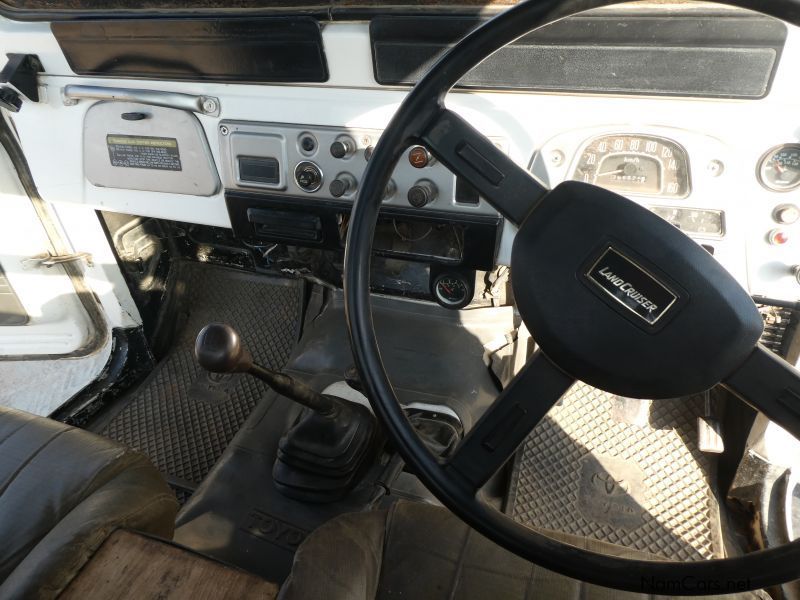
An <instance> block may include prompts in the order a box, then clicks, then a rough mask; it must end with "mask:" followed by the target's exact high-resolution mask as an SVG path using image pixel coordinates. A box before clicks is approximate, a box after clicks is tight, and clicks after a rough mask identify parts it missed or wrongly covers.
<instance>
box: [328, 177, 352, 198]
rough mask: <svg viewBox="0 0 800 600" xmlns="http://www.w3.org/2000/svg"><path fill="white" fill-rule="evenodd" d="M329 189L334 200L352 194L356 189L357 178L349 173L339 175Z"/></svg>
mask: <svg viewBox="0 0 800 600" xmlns="http://www.w3.org/2000/svg"><path fill="white" fill-rule="evenodd" d="M328 189H329V191H330V193H331V196H333V197H334V198H341V197H342V196H345V195H347V194H352V193H353V192H354V191H355V189H356V178H355V177H353V176H352V175H350V174H349V173H339V174H338V175H337V176H336V179H334V180H333V181H331V185H330V186H329V188H328Z"/></svg>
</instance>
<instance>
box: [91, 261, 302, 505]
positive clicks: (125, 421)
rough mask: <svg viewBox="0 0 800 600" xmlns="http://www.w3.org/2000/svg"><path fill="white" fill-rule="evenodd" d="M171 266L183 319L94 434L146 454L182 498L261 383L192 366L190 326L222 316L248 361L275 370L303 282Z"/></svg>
mask: <svg viewBox="0 0 800 600" xmlns="http://www.w3.org/2000/svg"><path fill="white" fill-rule="evenodd" d="M178 268H179V272H178V273H179V274H178V280H177V282H176V285H178V286H185V288H184V289H183V290H182V292H181V293H180V297H181V301H180V305H179V311H180V312H181V313H184V314H183V317H184V318H185V325H184V326H183V327H182V330H181V331H180V332H178V333H177V335H176V339H175V343H174V344H173V346H172V348H171V349H170V350H169V352H168V353H167V355H166V356H165V357H164V359H163V360H162V361H161V362H160V363H159V364H158V365H157V366H156V368H155V370H154V371H153V372H152V373H151V374H150V376H149V377H148V378H147V380H145V381H144V382H143V383H142V385H141V386H140V387H139V388H138V389H137V390H136V391H135V392H134V393H133V395H132V397H131V398H130V400H129V403H128V404H127V405H125V406H124V408H122V409H121V410H120V411H119V412H118V413H117V414H116V415H115V416H114V417H113V418H111V420H110V421H109V422H108V423H107V424H106V425H105V427H104V428H103V429H102V433H103V434H104V435H106V436H108V437H110V438H112V439H115V440H117V441H119V442H122V443H124V444H126V445H128V446H131V447H133V448H136V449H137V450H140V451H142V452H143V453H145V454H146V455H148V456H149V457H150V459H151V460H152V461H153V462H154V463H155V465H156V466H157V467H158V468H159V469H160V470H161V472H162V473H164V474H165V475H167V477H168V479H169V481H170V483H171V484H172V485H173V487H175V488H176V493H177V494H178V496H179V499H181V500H183V501H185V500H186V498H188V495H189V494H190V493H191V490H193V489H194V487H196V485H197V484H198V483H200V481H202V479H203V478H204V477H205V475H206V473H208V471H209V470H210V469H211V467H212V466H213V465H214V463H215V462H216V461H217V459H218V458H219V457H220V455H221V454H222V452H223V450H224V449H225V447H226V446H227V445H228V443H229V442H230V441H231V439H232V438H233V436H234V434H235V433H236V432H237V431H238V430H239V428H240V427H241V425H242V424H243V423H244V421H245V419H246V418H247V417H248V415H249V414H250V412H251V411H252V410H253V408H254V407H255V405H256V403H257V401H258V399H259V398H260V397H261V395H262V394H263V393H264V391H265V389H266V388H265V387H264V385H263V384H261V383H259V382H257V381H256V380H255V379H254V378H252V377H249V376H245V375H240V374H233V375H214V374H210V373H207V372H206V371H204V370H203V369H202V368H200V366H199V365H197V363H196V361H195V358H194V341H195V337H196V336H197V333H198V332H199V331H200V329H202V328H203V326H205V325H206V324H207V323H209V322H211V321H223V322H225V323H228V324H230V325H232V326H233V327H234V328H236V330H237V331H239V333H240V335H241V337H242V339H243V340H244V342H245V343H246V344H247V347H248V348H249V349H250V351H251V353H252V354H253V357H254V359H255V360H256V362H259V363H261V364H263V365H265V366H267V367H271V368H274V369H281V368H282V367H283V366H284V365H285V363H286V361H287V360H288V359H289V355H290V354H291V352H292V350H293V348H294V346H295V344H296V342H297V339H298V336H299V331H300V321H301V312H302V301H303V286H302V282H300V281H296V280H284V279H275V278H269V277H265V276H263V275H262V276H259V275H256V274H252V273H245V272H240V271H235V270H231V269H226V268H223V267H217V266H212V265H201V264H197V263H180V264H179V265H178Z"/></svg>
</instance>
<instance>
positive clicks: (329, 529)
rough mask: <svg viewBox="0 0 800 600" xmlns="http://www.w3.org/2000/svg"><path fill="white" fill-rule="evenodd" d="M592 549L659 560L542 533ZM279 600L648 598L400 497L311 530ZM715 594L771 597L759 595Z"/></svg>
mask: <svg viewBox="0 0 800 600" xmlns="http://www.w3.org/2000/svg"><path fill="white" fill-rule="evenodd" d="M543 533H545V534H546V535H548V536H550V537H553V538H556V539H558V540H560V541H563V542H565V543H568V544H572V545H573V546H579V547H582V548H585V549H588V550H592V551H594V552H600V553H602V554H609V555H613V556H620V557H624V558H640V559H645V560H658V558H657V557H655V556H652V555H649V554H647V553H643V552H640V551H637V550H631V549H627V548H623V547H621V546H615V545H613V544H609V543H607V542H602V541H597V540H590V539H587V538H582V537H577V536H572V535H568V534H564V533H560V532H551V531H546V532H543ZM279 598H280V600H305V599H307V598H314V599H316V600H390V599H391V600H396V599H398V598H414V600H444V599H446V600H484V599H486V598H492V599H493V600H506V599H507V600H523V599H528V598H553V599H561V598H569V599H572V598H581V599H582V600H601V599H602V600H605V599H608V600H611V599H616V598H625V599H640V598H641V599H643V600H644V599H650V598H658V596H651V595H646V594H635V593H628V592H619V591H617V590H612V589H609V588H603V587H599V586H595V585H591V584H588V583H584V582H582V581H579V580H577V579H571V578H569V577H565V576H563V575H559V574H557V573H554V572H552V571H548V570H547V569H544V568H541V567H539V566H537V565H534V564H532V563H530V562H528V561H526V560H524V559H521V558H519V557H518V556H516V555H514V554H512V553H510V552H508V551H507V550H505V549H503V548H501V547H500V546H498V545H497V544H495V543H494V542H491V541H490V540H488V539H487V538H485V537H483V536H482V535H480V534H479V533H477V532H476V531H475V530H473V529H471V528H470V527H468V526H467V525H466V524H464V523H463V522H462V521H461V520H459V519H458V518H456V517H455V516H454V515H453V514H452V513H450V512H449V511H447V510H445V509H443V508H440V507H436V506H431V505H427V504H419V503H411V502H405V501H399V502H397V503H395V504H393V505H392V507H391V508H390V509H389V510H388V511H373V512H367V513H358V514H350V515H343V516H341V517H337V518H336V519H333V520H331V521H329V522H328V523H326V524H325V525H323V526H322V527H320V528H319V529H317V530H316V531H314V532H313V533H312V534H311V535H310V536H309V537H308V538H307V539H306V541H305V542H304V543H303V544H302V545H301V546H300V548H299V549H298V551H297V554H296V555H295V561H294V565H293V567H292V574H291V576H290V577H289V579H288V580H287V581H286V583H285V584H284V586H283V589H282V590H281V594H280V596H279ZM720 598H727V599H731V598H769V596H767V595H766V594H764V593H763V592H755V593H748V594H740V595H738V596H724V597H722V596H720Z"/></svg>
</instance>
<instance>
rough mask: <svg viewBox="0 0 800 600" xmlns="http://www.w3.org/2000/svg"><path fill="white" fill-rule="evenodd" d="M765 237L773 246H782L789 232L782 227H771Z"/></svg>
mask: <svg viewBox="0 0 800 600" xmlns="http://www.w3.org/2000/svg"><path fill="white" fill-rule="evenodd" d="M767 239H768V240H769V243H770V244H772V245H773V246H783V245H784V244H786V243H787V242H788V241H789V234H788V233H786V232H785V231H784V230H783V229H773V230H772V231H770V232H769V235H768V236H767Z"/></svg>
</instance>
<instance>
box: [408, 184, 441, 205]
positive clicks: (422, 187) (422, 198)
mask: <svg viewBox="0 0 800 600" xmlns="http://www.w3.org/2000/svg"><path fill="white" fill-rule="evenodd" d="M438 193H439V190H438V189H437V188H436V184H435V183H433V182H432V181H428V180H427V179H420V180H419V181H418V182H417V183H415V184H414V185H413V186H412V187H411V188H410V189H409V190H408V203H409V204H410V205H411V206H413V207H415V208H422V207H423V206H425V205H426V204H430V203H431V202H433V201H434V200H436V196H437V195H438Z"/></svg>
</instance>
